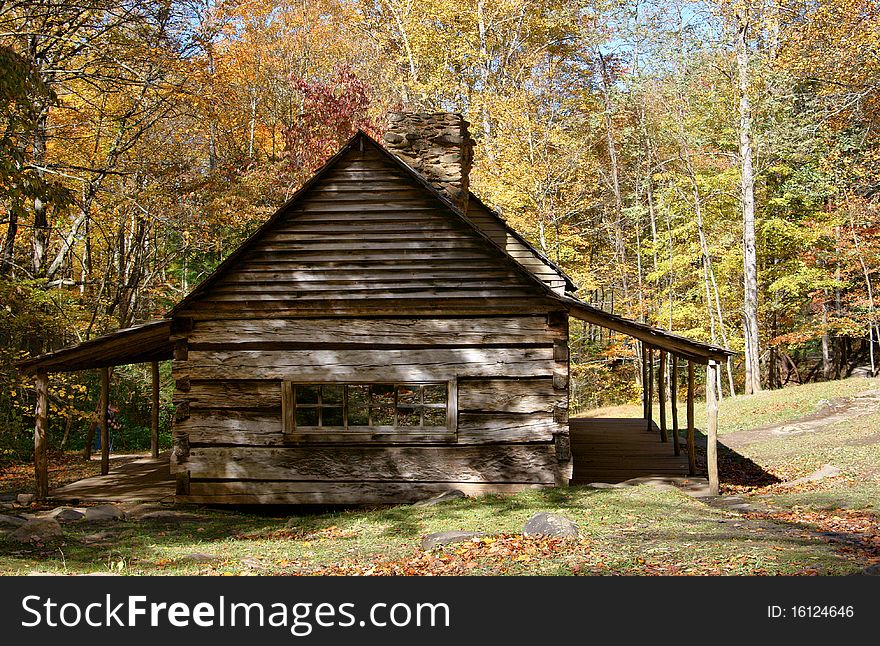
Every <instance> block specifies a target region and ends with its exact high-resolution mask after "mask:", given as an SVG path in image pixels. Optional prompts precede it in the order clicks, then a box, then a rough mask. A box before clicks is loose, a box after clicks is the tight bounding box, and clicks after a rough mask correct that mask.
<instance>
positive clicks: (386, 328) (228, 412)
mask: <svg viewBox="0 0 880 646" xmlns="http://www.w3.org/2000/svg"><path fill="white" fill-rule="evenodd" d="M179 336H180V337H181V340H180V341H179V342H178V353H177V358H176V360H175V361H174V375H175V379H176V380H177V390H176V394H175V399H176V401H177V403H178V410H179V411H182V414H180V415H179V416H178V419H177V420H176V421H175V424H174V434H175V436H176V437H177V438H178V439H180V438H184V439H185V440H186V441H185V442H179V441H178V442H177V443H176V446H185V447H186V449H185V450H184V449H181V450H176V452H175V455H174V456H173V458H172V470H173V471H174V472H176V473H181V474H182V473H188V474H189V485H188V486H189V493H188V495H185V496H182V497H181V500H184V501H188V502H199V503H296V504H301V503H325V504H335V503H398V502H407V501H412V500H417V499H420V498H424V497H427V496H429V495H432V494H434V493H437V492H440V491H445V490H449V489H460V490H462V491H464V492H465V493H468V494H477V493H485V492H490V491H496V492H506V491H515V490H519V489H523V488H529V487H546V486H557V485H560V484H567V483H568V478H569V477H570V475H571V473H570V456H569V454H568V424H567V409H568V389H567V386H568V383H567V382H568V356H567V340H568V329H567V317H565V316H564V315H562V314H559V313H553V314H550V315H547V314H544V315H525V316H524V315H517V316H503V315H502V316H492V317H452V318H439V317H438V318H380V319H372V318H317V319H307V318H296V319H294V318H291V319H244V320H231V319H224V320H211V321H206V320H197V321H194V323H193V325H192V329H191V330H189V331H187V332H185V333H184V334H180V335H179ZM184 344H185V347H184ZM563 348H565V350H563ZM452 378H455V379H456V380H457V406H458V428H457V433H456V434H455V435H454V436H452V437H451V438H446V439H444V440H441V441H439V442H425V441H419V442H417V443H413V442H412V440H408V439H407V438H404V437H395V436H388V435H383V436H381V437H379V438H378V439H374V440H370V441H359V442H347V441H345V438H344V437H342V438H340V437H339V436H340V435H343V434H342V433H334V434H332V437H333V441H321V439H320V438H312V439H311V440H310V441H308V442H299V443H294V442H289V441H285V437H284V432H283V420H282V415H281V396H282V395H281V391H282V387H281V384H282V380H284V379H292V380H296V381H311V380H314V381H340V382H346V381H348V382H357V381H380V382H381V381H395V380H397V381H435V380H447V379H452ZM328 435H329V434H328ZM184 451H185V452H187V454H186V455H183V453H184Z"/></svg>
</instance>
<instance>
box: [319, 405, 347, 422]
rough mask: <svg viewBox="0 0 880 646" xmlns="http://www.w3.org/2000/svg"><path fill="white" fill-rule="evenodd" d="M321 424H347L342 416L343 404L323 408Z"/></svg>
mask: <svg viewBox="0 0 880 646" xmlns="http://www.w3.org/2000/svg"><path fill="white" fill-rule="evenodd" d="M321 426H336V427H340V426H345V421H344V420H343V418H342V406H324V407H323V408H321Z"/></svg>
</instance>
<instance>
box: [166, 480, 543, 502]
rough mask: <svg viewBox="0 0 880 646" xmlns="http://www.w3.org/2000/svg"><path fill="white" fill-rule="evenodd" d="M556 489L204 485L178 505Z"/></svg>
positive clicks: (194, 486) (195, 485)
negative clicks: (446, 492) (453, 491)
mask: <svg viewBox="0 0 880 646" xmlns="http://www.w3.org/2000/svg"><path fill="white" fill-rule="evenodd" d="M548 486H553V485H549V484H534V483H517V484H504V483H474V482H452V483H429V482H401V483H396V482H381V483H379V482H371V483H360V482H354V483H351V482H324V481H321V482H289V481H281V482H271V481H270V482H265V481H264V482H240V481H227V482H202V481H199V480H193V481H192V482H191V483H190V493H189V495H188V496H178V498H177V501H178V502H184V503H195V504H235V505H262V504H276V505H288V504H295V505H309V504H316V505H345V504H360V505H363V504H371V505H396V504H403V503H410V502H416V501H418V500H425V499H426V498H431V497H433V496H436V495H438V494H441V493H443V492H444V491H450V490H454V489H457V490H459V491H462V492H463V493H464V494H465V495H467V496H480V495H484V494H488V493H504V494H510V493H516V492H518V491H523V490H526V489H536V488H542V487H548Z"/></svg>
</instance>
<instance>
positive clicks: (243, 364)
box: [174, 347, 554, 381]
mask: <svg viewBox="0 0 880 646" xmlns="http://www.w3.org/2000/svg"><path fill="white" fill-rule="evenodd" d="M553 366H554V363H553V349H552V348H543V347H537V348H530V347H526V348H487V349H479V348H465V349H461V350H456V349H444V350H375V351H371V350H338V351H337V350H288V351H284V352H271V351H262V350H243V351H229V352H218V351H197V350H193V351H191V352H189V360H187V361H177V362H175V364H174V376H175V378H185V377H189V378H190V379H191V380H196V379H293V380H300V381H310V380H317V381H326V380H327V379H328V378H329V377H330V376H331V375H332V378H333V380H334V381H388V380H395V381H436V380H447V379H451V378H453V377H455V376H458V377H460V378H463V377H498V376H501V377H505V376H507V377H549V376H551V375H552V374H553Z"/></svg>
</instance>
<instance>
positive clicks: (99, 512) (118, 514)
mask: <svg viewBox="0 0 880 646" xmlns="http://www.w3.org/2000/svg"><path fill="white" fill-rule="evenodd" d="M82 520H83V522H86V523H106V522H108V521H111V520H125V513H124V512H123V511H122V510H121V509H117V508H116V507H114V506H113V505H98V506H97V507H89V508H88V509H86V513H85V514H84V515H83V518H82Z"/></svg>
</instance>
